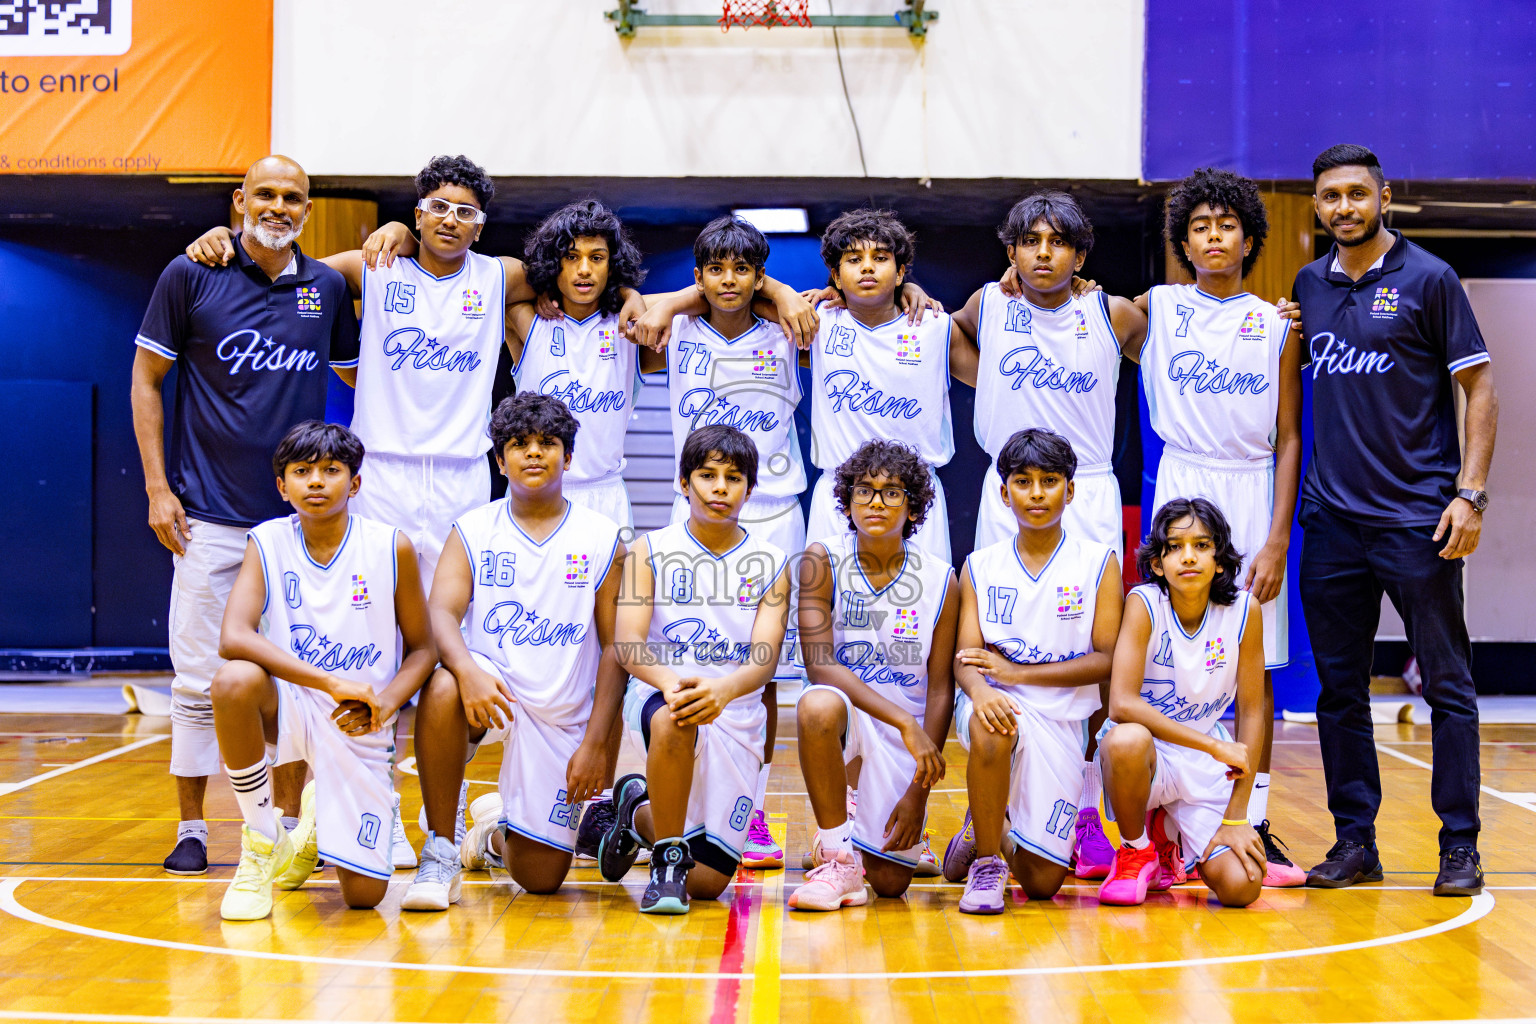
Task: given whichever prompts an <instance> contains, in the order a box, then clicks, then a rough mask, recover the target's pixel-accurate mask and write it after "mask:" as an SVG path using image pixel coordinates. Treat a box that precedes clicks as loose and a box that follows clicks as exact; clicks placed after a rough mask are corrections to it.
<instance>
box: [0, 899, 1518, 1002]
mask: <svg viewBox="0 0 1536 1024" xmlns="http://www.w3.org/2000/svg"><path fill="white" fill-rule="evenodd" d="M22 881H23V880H21V879H15V878H12V879H7V880H5V881H4V882H0V910H3V911H5V912H6V913H8V914H10V915H11V916H12V917H17V918H20V919H21V920H23V921H29V922H31V923H32V924H35V925H39V926H41V927H44V928H54V929H57V930H59V931H63V932H70V933H73V934H75V935H83V936H85V937H87V938H93V939H105V940H107V941H109V942H126V943H130V944H132V945H138V946H153V947H157V948H159V949H172V950H178V951H181V952H187V953H203V954H213V955H216V956H231V957H245V958H248V959H253V960H276V961H280V962H285V963H304V964H326V965H329V966H334V967H354V968H361V969H366V970H389V971H425V972H430V973H440V974H493V975H511V976H515V977H542V978H642V979H648V980H658V979H671V980H700V979H702V980H719V979H725V980H736V981H741V980H746V979H749V978H753V977H754V976H755V975H753V974H727V973H722V972H711V971H697V972H695V971H671V972H664V971H581V970H561V969H553V968H540V967H482V966H477V965H457V964H428V963H401V962H396V961H393V960H352V959H345V958H341V957H328V956H309V955H306V954H300V953H269V952H266V951H264V950H254V949H230V948H228V947H223V946H201V945H197V944H194V943H190V942H172V941H169V940H166V939H151V938H146V937H144V936H140V935H126V934H121V933H118V932H109V931H104V930H102V929H99V928H90V927H87V926H85V925H80V924H74V923H72V922H69V921H60V920H58V919H57V918H52V917H46V916H44V915H43V914H40V913H38V912H37V911H35V910H31V909H29V908H27V907H24V906H22V905H21V903H19V902H18V901H17V899H16V889H17V888H18V887H19V886H20V885H21V884H22ZM39 881H40V880H39ZM46 881H69V879H67V878H64V879H58V878H49V879H46ZM1493 906H1494V900H1493V895H1492V894H1491V893H1488V892H1482V893H1479V894H1478V895H1476V896H1473V897H1472V900H1471V903H1470V905H1469V906H1468V907H1467V909H1466V910H1463V911H1462V912H1461V913H1460V914H1457V915H1456V916H1455V917H1453V918H1451V919H1449V920H1447V921H1441V922H1440V923H1439V924H1432V925H1429V926H1427V927H1424V928H1417V929H1415V930H1413V931H1409V932H1401V933H1399V934H1397V935H1383V936H1379V937H1377V938H1374V939H1363V940H1360V941H1357V942H1344V943H1340V944H1337V945H1333V946H1310V947H1307V948H1305V949H1288V950H1273V951H1268V952H1263V953H1249V954H1243V955H1235V956H1217V957H1192V958H1189V959H1185V960H1157V961H1150V962H1139V963H1127V964H1062V965H1059V966H1055V967H1011V968H1009V967H1005V968H997V969H993V970H976V971H872V972H865V973H852V972H850V973H836V974H781V975H780V976H779V977H780V980H781V981H890V980H894V979H908V980H918V979H928V978H1005V977H1026V976H1037V975H1050V974H1105V973H1119V972H1125V971H1148V970H1160V969H1165V968H1167V969H1176V968H1184V967H1208V966H1218V965H1224V964H1241V963H1263V962H1266V961H1270V960H1293V959H1297V958H1300V957H1309V956H1323V955H1326V954H1330V953H1347V952H1352V951H1354V950H1359V949H1373V948H1375V947H1378V946H1392V945H1397V944H1398V943H1402V942H1413V941H1416V940H1418V939H1423V938H1428V937H1430V936H1432V935H1439V934H1441V933H1442V932H1448V931H1453V930H1455V929H1457V928H1461V927H1463V926H1465V925H1469V924H1472V923H1473V922H1474V921H1478V920H1481V919H1482V918H1484V917H1486V916H1487V915H1488V914H1489V913H1490V912H1491V911H1492V910H1493ZM252 923H253V924H260V923H261V922H252ZM237 927H238V926H237ZM268 927H269V928H270V926H268ZM251 934H252V935H256V936H259V935H264V934H270V932H265V933H262V932H254V931H253V932H252V933H251Z"/></svg>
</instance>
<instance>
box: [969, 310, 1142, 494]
mask: <svg viewBox="0 0 1536 1024" xmlns="http://www.w3.org/2000/svg"><path fill="white" fill-rule="evenodd" d="M979 331H980V335H981V336H980V337H979V338H977V339H976V343H977V347H978V348H979V349H980V350H981V359H980V362H979V364H978V366H977V370H976V443H977V444H979V445H981V447H982V448H983V449H984V450H985V451H986V453H987V454H988V455H990V456H992V458H993V460H994V461H995V460H996V459H997V454H998V452H1000V451H1002V448H1003V445H1004V444H1006V443H1007V441H1008V438H1009V437H1011V436H1013V434H1014V433H1015V432H1016V431H1019V430H1023V429H1025V428H1027V427H1044V428H1046V429H1047V430H1054V431H1055V432H1056V433H1058V434H1060V435H1062V436H1063V437H1065V438H1066V439H1067V440H1068V441H1070V442H1072V450H1073V451H1074V452H1076V453H1077V461H1078V465H1079V466H1098V465H1107V464H1109V462H1110V460H1111V459H1112V458H1113V455H1114V446H1115V386H1116V384H1117V383H1118V381H1119V379H1120V342H1119V341H1118V340H1117V339H1116V338H1115V332H1114V328H1113V327H1111V326H1110V322H1109V307H1108V305H1107V300H1106V299H1105V298H1104V293H1103V292H1090V293H1089V294H1088V295H1085V296H1083V297H1082V298H1074V299H1068V300H1067V301H1066V302H1065V303H1063V304H1062V305H1060V306H1058V307H1057V308H1055V309H1043V308H1041V307H1040V306H1036V305H1034V304H1033V303H1031V302H1029V301H1027V300H1025V299H1010V298H1009V297H1008V296H1006V295H1004V294H1003V293H1002V290H1001V289H1000V288H999V287H998V286H997V284H996V283H992V284H988V285H986V286H985V287H984V288H982V290H981V317H980V327H979Z"/></svg>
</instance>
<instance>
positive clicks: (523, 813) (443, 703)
mask: <svg viewBox="0 0 1536 1024" xmlns="http://www.w3.org/2000/svg"><path fill="white" fill-rule="evenodd" d="M576 435H577V423H576V419H575V417H574V416H572V415H571V412H570V410H569V409H568V408H566V406H565V404H564V403H562V402H561V401H560V400H559V399H557V398H552V397H550V396H548V395H539V394H534V393H531V392H523V393H522V394H519V395H515V396H513V397H512V398H508V399H506V400H504V401H503V402H502V403H501V404H500V405H498V406H497V407H496V411H495V412H494V413H493V414H492V416H491V438H492V442H493V443H494V445H495V446H496V451H497V455H498V459H497V461H498V463H499V464H500V466H501V468H502V472H503V473H505V474H506V477H507V497H506V498H504V499H503V500H501V501H494V502H491V503H490V504H489V505H485V506H482V507H481V508H478V509H475V510H474V511H472V512H469V513H467V514H466V515H463V516H460V517H459V519H458V521H457V522H455V523H454V525H453V533H451V534H450V535H449V538H448V543H447V545H446V546H445V547H444V549H443V559H442V561H441V562H440V563H439V565H438V570H437V576H436V578H435V579H434V581H433V587H432V603H431V611H432V620H433V631H434V633H435V634H436V635H438V636H440V637H442V641H443V642H442V644H441V647H442V659H443V668H442V669H441V670H440V671H438V672H437V673H436V674H435V675H434V676H433V678H432V681H431V682H430V683H429V684H428V687H427V691H426V693H425V695H424V696H423V698H422V702H421V709H420V710H419V712H418V713H417V717H416V751H417V760H416V763H417V766H418V768H419V770H420V774H421V791H422V799H423V802H424V803H425V805H426V811H427V824H428V828H429V831H428V835H427V843H426V846H425V847H424V848H423V850H422V862H421V868H420V869H419V870H418V871H417V875H416V881H415V882H414V883H413V884H412V885H411V888H410V890H409V891H408V892H407V893H406V895H405V899H404V901H403V902H402V904H401V905H402V906H403V907H404V908H405V909H407V910H446V909H447V907H448V904H449V903H452V902H454V901H455V900H456V899H457V898H458V894H459V869H460V867H461V865H462V866H463V867H469V868H476V867H485V866H487V865H488V864H489V863H494V862H495V861H496V860H499V861H501V862H502V863H504V864H505V865H506V867H507V869H508V871H509V872H510V874H511V875H512V880H513V881H515V882H516V883H517V884H518V885H520V886H522V887H523V888H524V889H527V890H528V891H529V892H534V893H551V892H554V891H555V890H556V889H558V888H559V887H560V885H561V884H562V883H563V882H564V880H565V875H566V873H567V872H568V871H569V870H570V866H571V857H572V853H573V851H574V849H575V845H576V826H577V822H578V821H579V820H580V810H581V804H582V802H583V801H585V800H589V799H591V798H592V797H595V796H596V795H597V794H598V793H600V792H602V789H603V786H604V784H605V783H606V781H607V779H606V777H605V776H606V773H607V771H608V768H607V765H608V756H607V751H606V747H607V740H608V737H609V735H610V733H611V732H612V728H613V723H614V716H615V715H616V714H617V712H618V707H619V701H620V693H621V689H622V686H623V675H622V673H620V672H619V671H618V668H617V666H616V665H615V664H614V662H613V660H612V653H611V644H612V628H613V613H614V600H615V597H616V595H617V592H618V580H619V575H620V568H619V567H620V565H621V564H622V560H623V557H624V546H623V544H622V543H620V541H619V526H618V524H617V523H615V522H614V521H613V520H611V519H609V518H608V517H606V516H604V515H602V514H600V513H597V512H593V511H591V510H590V509H586V508H583V507H581V506H580V505H577V504H575V503H574V502H572V501H569V500H568V499H566V498H565V497H564V496H563V495H562V493H561V480H562V478H563V476H564V472H565V470H566V468H567V467H568V466H569V465H570V461H571V455H572V452H573V450H574V448H575V444H576ZM461 621H462V622H463V624H464V628H463V632H462V633H461V632H460V627H459V624H460V622H461ZM488 738H494V739H499V740H500V741H501V742H502V743H503V744H504V748H503V751H502V759H501V778H500V781H499V784H498V791H497V793H494V794H488V795H486V796H483V797H481V798H479V799H477V800H476V801H475V802H474V803H473V804H471V805H470V813H471V815H472V816H473V817H474V821H475V825H474V828H472V829H470V830H469V832H468V834H467V835H466V836H465V838H464V842H463V847H462V849H459V850H455V849H454V847H453V843H452V842H451V840H449V839H448V838H447V837H449V836H452V835H453V827H454V814H455V811H456V809H457V801H458V794H459V788H460V785H461V783H462V781H463V778H464V762H465V761H466V760H467V759H468V757H470V756H473V751H474V748H475V747H477V746H478V745H479V744H480V743H481V742H482V741H484V740H485V739H488Z"/></svg>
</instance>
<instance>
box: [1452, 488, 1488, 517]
mask: <svg viewBox="0 0 1536 1024" xmlns="http://www.w3.org/2000/svg"><path fill="white" fill-rule="evenodd" d="M1456 497H1458V498H1464V499H1466V502H1467V504H1469V505H1471V506H1472V510H1473V511H1474V512H1481V511H1482V510H1483V509H1485V508H1487V507H1488V492H1487V491H1474V490H1472V488H1470V487H1463V488H1462V489H1461V490H1459V491H1457V492H1456Z"/></svg>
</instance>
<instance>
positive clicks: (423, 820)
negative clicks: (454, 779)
mask: <svg viewBox="0 0 1536 1024" xmlns="http://www.w3.org/2000/svg"><path fill="white" fill-rule="evenodd" d="M468 803H469V782H468V781H467V780H466V781H465V782H463V783H462V784H461V785H460V786H459V816H458V817H456V818H454V819H453V845H454V846H458V845H459V844H460V843H462V842H463V841H464V833H465V832H466V831H467V830H468V826H467V825H466V824H465V821H464V816H465V815H466V814H467V813H468V812H469V807H468V806H467V805H468ZM416 824H418V825H420V826H421V834H422V835H426V834H427V833H429V832H431V831H432V828H431V826H429V825H428V824H427V805H426V804H422V805H421V810H420V811H418V812H417V814H416ZM421 852H422V853H423V854H425V853H426V852H427V848H426V847H425V846H423V847H422V848H421Z"/></svg>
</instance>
